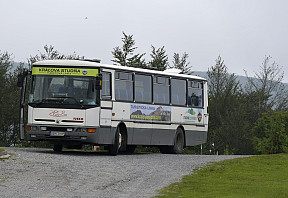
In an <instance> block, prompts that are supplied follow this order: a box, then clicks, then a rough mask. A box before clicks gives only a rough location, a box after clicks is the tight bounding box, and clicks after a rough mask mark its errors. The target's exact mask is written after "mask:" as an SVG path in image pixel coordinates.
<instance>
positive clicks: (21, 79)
mask: <svg viewBox="0 0 288 198" xmlns="http://www.w3.org/2000/svg"><path fill="white" fill-rule="evenodd" d="M28 74H29V71H28V70H27V69H23V71H22V72H19V73H18V76H17V78H18V81H17V87H23V83H24V80H25V78H26V76H27V75H28Z"/></svg>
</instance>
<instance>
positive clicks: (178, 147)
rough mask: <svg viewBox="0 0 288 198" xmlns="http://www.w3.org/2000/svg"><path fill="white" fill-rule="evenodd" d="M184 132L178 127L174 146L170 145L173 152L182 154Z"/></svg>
mask: <svg viewBox="0 0 288 198" xmlns="http://www.w3.org/2000/svg"><path fill="white" fill-rule="evenodd" d="M184 140H185V139H184V133H183V130H182V129H181V128H180V127H178V128H177V130H176V134H175V138H174V144H173V146H172V147H170V150H171V153H172V154H181V153H182V152H183V149H184V144H185V143H184Z"/></svg>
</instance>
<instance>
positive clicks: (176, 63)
mask: <svg viewBox="0 0 288 198" xmlns="http://www.w3.org/2000/svg"><path fill="white" fill-rule="evenodd" d="M188 57H189V55H188V54H187V53H186V52H184V53H183V55H182V57H180V55H179V53H174V55H173V60H172V64H173V66H172V68H176V69H179V70H181V74H191V73H193V72H192V71H191V68H192V66H189V64H190V62H187V59H188Z"/></svg>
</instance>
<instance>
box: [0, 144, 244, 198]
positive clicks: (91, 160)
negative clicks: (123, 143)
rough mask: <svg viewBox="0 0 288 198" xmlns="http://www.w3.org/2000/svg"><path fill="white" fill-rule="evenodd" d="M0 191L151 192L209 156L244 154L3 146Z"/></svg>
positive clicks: (66, 194) (20, 194)
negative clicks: (4, 156) (4, 157)
mask: <svg viewBox="0 0 288 198" xmlns="http://www.w3.org/2000/svg"><path fill="white" fill-rule="evenodd" d="M4 149H5V150H6V151H8V152H9V153H14V154H15V155H13V156H12V157H10V158H9V159H8V160H4V161H3V160H0V197H1V198H2V197H5V198H6V197H37V198H38V197H53V198H54V197H61V198H63V197H117V198H118V197H152V196H155V195H157V190H159V189H161V188H163V187H164V186H167V185H169V184H171V183H174V182H177V181H180V180H181V178H182V177H183V176H184V175H188V174H191V172H192V170H193V169H194V168H196V167H199V166H200V165H203V164H206V163H208V162H215V161H221V160H225V159H232V158H237V157H243V156H227V155H226V156H224V155H223V156H215V155H213V156H212V155H209V156H208V155H201V156H200V155H163V154H133V155H118V156H109V155H105V154H104V153H97V152H72V151H64V152H63V153H60V154H59V153H54V152H53V151H52V150H49V149H32V148H25V149H23V148H4Z"/></svg>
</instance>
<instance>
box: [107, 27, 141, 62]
mask: <svg viewBox="0 0 288 198" xmlns="http://www.w3.org/2000/svg"><path fill="white" fill-rule="evenodd" d="M123 36H124V37H123V38H122V42H123V45H122V47H121V48H120V47H119V46H117V47H115V48H114V49H113V51H112V55H113V57H114V59H113V60H112V61H113V62H114V63H116V64H119V65H123V66H134V67H143V66H146V63H145V60H144V59H143V56H144V55H145V53H144V54H135V55H134V51H135V50H136V49H137V47H135V44H136V43H135V40H134V39H133V35H127V34H125V32H123Z"/></svg>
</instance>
